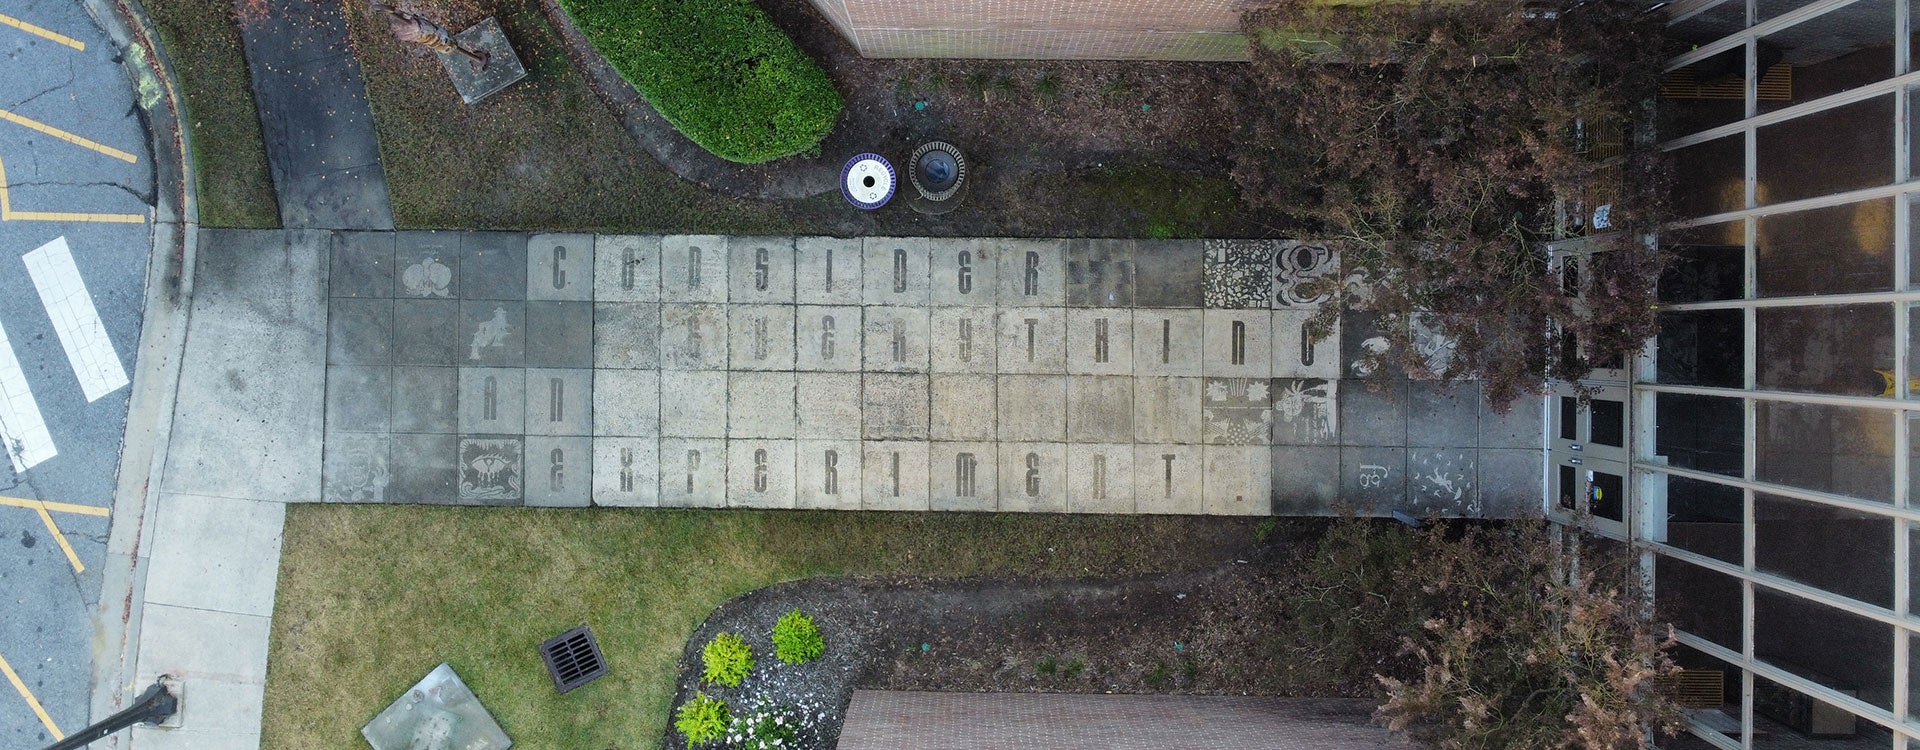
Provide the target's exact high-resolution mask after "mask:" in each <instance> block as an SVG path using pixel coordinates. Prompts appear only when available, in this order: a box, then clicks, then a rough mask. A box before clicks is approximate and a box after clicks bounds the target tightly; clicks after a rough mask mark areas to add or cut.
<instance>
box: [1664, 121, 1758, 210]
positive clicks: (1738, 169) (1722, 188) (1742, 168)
mask: <svg viewBox="0 0 1920 750" xmlns="http://www.w3.org/2000/svg"><path fill="white" fill-rule="evenodd" d="M1746 159H1747V157H1746V137H1745V136H1743V135H1730V136H1727V137H1725V138H1716V139H1713V140H1711V141H1707V142H1706V143H1701V144H1696V145H1693V146H1688V147H1686V148H1683V149H1679V150H1676V151H1674V152H1673V167H1674V173H1675V175H1676V176H1677V177H1678V182H1677V188H1676V189H1675V190H1674V191H1673V202H1674V209H1675V210H1676V211H1678V212H1679V215H1680V218H1692V217H1695V216H1706V215H1709V214H1717V213H1722V212H1725V211H1738V210H1740V209H1742V208H1745V207H1746V205H1747V187H1746V176H1747V161H1746Z"/></svg>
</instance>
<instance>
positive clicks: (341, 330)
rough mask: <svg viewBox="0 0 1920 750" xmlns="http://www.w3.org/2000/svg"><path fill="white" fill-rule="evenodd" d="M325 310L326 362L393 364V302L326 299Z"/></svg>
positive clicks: (339, 363) (388, 300)
mask: <svg viewBox="0 0 1920 750" xmlns="http://www.w3.org/2000/svg"><path fill="white" fill-rule="evenodd" d="M327 307H328V309H327V362H328V363H330V364H336V365H384V364H388V363H390V362H392V361H393V300H390V299H348V298H336V299H332V300H328V303H327Z"/></svg>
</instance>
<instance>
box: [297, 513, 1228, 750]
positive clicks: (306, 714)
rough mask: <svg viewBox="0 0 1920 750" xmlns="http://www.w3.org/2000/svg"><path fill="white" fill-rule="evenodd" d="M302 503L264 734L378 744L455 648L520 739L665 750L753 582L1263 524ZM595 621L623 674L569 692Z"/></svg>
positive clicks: (1170, 544) (1095, 569)
mask: <svg viewBox="0 0 1920 750" xmlns="http://www.w3.org/2000/svg"><path fill="white" fill-rule="evenodd" d="M287 511H288V513H287V529H286V535H285V539H286V544H285V546H284V548H283V550H282V557H281V568H280V583H279V589H278V591H279V593H278V595H277V596H276V598H275V613H274V621H273V628H274V633H273V642H272V648H271V651H270V655H269V659H270V666H269V669H268V675H269V677H268V685H267V698H266V709H265V714H264V716H265V719H264V720H265V727H264V729H263V731H264V734H263V736H262V739H261V746H262V747H337V748H351V747H356V746H364V745H363V741H362V740H361V739H360V725H361V724H362V723H364V722H365V721H366V719H367V717H369V716H373V715H374V714H376V713H378V712H379V710H380V709H381V708H382V707H384V706H385V705H386V704H387V703H388V702H390V701H392V700H393V698H394V697H395V696H398V695H400V694H401V693H402V692H403V691H405V690H406V689H407V688H408V687H409V686H411V685H412V684H413V683H414V682H416V681H418V680H419V679H420V677H421V675H424V674H426V672H427V671H428V670H430V669H432V668H433V666H434V665H436V664H439V663H440V662H442V661H446V662H449V663H450V664H452V665H453V667H454V668H455V669H457V670H459V672H460V676H461V677H462V678H463V679H464V680H465V681H466V682H467V684H468V685H469V686H471V687H472V688H473V690H474V691H475V692H476V693H477V694H478V695H479V696H480V699H481V700H482V701H484V702H485V703H486V706H487V709H488V710H489V711H491V712H492V713H493V715H494V716H495V717H496V718H497V719H498V720H499V721H500V723H501V726H502V727H503V728H505V729H506V731H507V734H508V736H511V737H513V738H515V739H516V740H518V741H519V743H518V744H524V745H525V746H526V747H552V748H593V749H594V750H605V749H606V748H616V749H619V750H637V749H638V748H656V747H659V746H660V743H661V740H662V739H663V738H664V737H666V736H667V732H669V731H671V729H670V725H671V724H672V723H673V722H674V720H675V716H674V714H673V712H672V709H673V697H674V690H675V685H676V680H677V679H678V674H679V662H680V658H681V656H682V654H683V653H684V651H685V648H686V646H687V639H688V636H689V635H690V634H691V633H693V632H694V631H695V630H696V629H697V628H698V627H699V626H700V624H701V623H702V622H704V621H705V620H706V618H707V617H708V615H709V614H710V613H711V612H712V610H713V608H714V607H717V606H719V605H720V604H722V603H724V602H726V601H727V600H729V599H731V598H733V597H735V596H738V595H740V594H744V593H746V592H749V591H753V590H755V589H759V588H762V587H765V586H768V585H771V584H774V583H778V582H781V581H787V580H794V579H799V578H806V577H811V576H816V575H879V576H894V575H902V576H933V577H941V578H964V577H972V576H1020V577H1035V578H1050V579H1058V578H1076V577H1084V576H1096V575H1097V576H1118V577H1124V576H1132V575H1144V574H1147V573H1153V572H1182V571H1194V570H1205V569H1212V568H1213V567H1215V566H1218V565H1226V564H1231V563H1232V561H1233V560H1234V559H1235V557H1236V556H1239V555H1242V554H1243V552H1242V550H1243V546H1242V545H1244V543H1245V540H1246V539H1248V538H1249V535H1250V534H1251V529H1252V527H1253V524H1254V520H1251V519H1217V518H1215V519H1208V518H1181V517H1123V516H1083V517H1073V516H1039V515H1024V514H993V515H989V514H905V513H857V512H799V511H783V512H769V511H752V510H727V511H686V510H667V509H645V510H639V509H635V510H623V509H610V508H594V509H591V510H583V511H556V510H551V509H538V508H525V509H521V508H454V507H435V506H398V505H395V506H350V507H349V506H323V505H291V506H288V508H287ZM529 550H538V551H539V554H530V553H529ZM581 622H592V623H593V625H594V631H595V634H596V636H597V637H598V640H599V642H600V646H601V648H602V649H603V650H604V651H605V653H606V658H607V663H608V665H609V666H610V667H611V670H610V671H609V672H608V673H607V675H606V676H604V677H601V678H600V679H598V680H595V681H593V682H592V683H589V684H587V685H585V686H583V687H581V688H579V689H577V690H574V691H572V692H570V693H568V694H566V695H565V696H561V695H559V694H558V693H556V692H555V691H554V690H553V683H552V680H551V678H550V677H549V676H548V674H547V670H546V667H545V666H544V665H543V664H542V663H541V661H540V656H539V654H538V653H537V649H536V648H535V647H536V646H538V644H539V643H541V642H542V641H544V640H546V639H548V638H551V637H553V636H554V635H555V634H557V633H561V632H564V631H566V630H567V629H568V628H571V627H573V626H575V625H578V624H579V623H581ZM740 710H741V711H746V710H747V708H746V707H741V708H740ZM518 744H517V745H516V746H518Z"/></svg>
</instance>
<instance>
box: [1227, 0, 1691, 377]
mask: <svg viewBox="0 0 1920 750" xmlns="http://www.w3.org/2000/svg"><path fill="white" fill-rule="evenodd" d="M1242 23H1243V26H1244V30H1245V31H1246V32H1247V35H1248V37H1249V39H1250V40H1251V42H1252V44H1251V48H1252V60H1253V68H1254V71H1255V75H1256V78H1257V79H1258V80H1257V84H1258V96H1257V97H1256V98H1255V100H1254V101H1253V102H1252V103H1251V105H1250V106H1249V107H1248V111H1247V112H1246V113H1245V116H1244V117H1242V120H1241V122H1242V125H1241V128H1242V132H1241V134H1240V136H1241V137H1240V138H1239V142H1240V144H1241V149H1240V151H1239V152H1238V153H1237V154H1236V158H1235V168H1234V179H1235V181H1236V182H1238V183H1239V185H1240V187H1241V189H1242V193H1243V194H1244V195H1245V196H1246V198H1247V199H1248V200H1249V201H1250V202H1252V203H1254V204H1255V205H1259V206H1265V207H1269V208H1274V209H1277V210H1280V211H1282V212H1285V213H1287V214H1290V215H1291V216H1292V217H1293V218H1295V219H1296V220H1299V221H1303V222H1306V223H1307V224H1308V225H1309V226H1310V227H1313V228H1316V229H1318V230H1319V231H1321V232H1323V233H1324V234H1325V236H1327V237H1329V238H1337V239H1340V240H1342V243H1341V244H1342V247H1343V249H1344V253H1343V258H1344V261H1343V263H1344V266H1345V269H1344V278H1343V279H1339V280H1337V281H1335V280H1329V281H1328V282H1326V283H1328V285H1329V286H1330V287H1335V286H1337V287H1338V288H1337V289H1329V291H1331V292H1333V293H1334V294H1335V296H1336V300H1335V301H1336V304H1331V305H1328V306H1327V307H1326V310H1325V312H1324V313H1323V315H1325V316H1327V318H1328V320H1327V321H1323V322H1330V320H1331V316H1333V315H1336V314H1338V311H1339V309H1340V308H1341V307H1343V306H1349V305H1350V306H1352V307H1355V308H1359V309H1370V310H1374V311H1377V312H1379V313H1381V320H1382V322H1383V326H1384V328H1385V329H1386V335H1387V338H1388V340H1389V344H1390V348H1389V349H1388V350H1387V351H1385V352H1382V353H1380V355H1379V356H1380V357H1381V358H1383V359H1384V360H1388V361H1390V362H1391V363H1394V364H1398V365H1400V366H1402V367H1404V368H1406V369H1407V370H1408V371H1409V372H1410V373H1412V374H1414V375H1415V376H1417V377H1428V378H1436V379H1443V380H1449V379H1454V378H1479V379H1481V380H1482V381H1484V384H1485V390H1486V396H1487V399H1488V400H1489V401H1490V402H1492V403H1493V404H1494V405H1496V406H1499V407H1502V408H1504V407H1505V405H1506V404H1508V403H1509V402H1510V401H1511V400H1512V399H1513V398H1515V397H1517V396H1518V395H1520V394H1521V393H1524V392H1538V391H1539V390H1541V389H1542V388H1543V387H1544V385H1545V383H1546V380H1547V379H1548V378H1558V379H1561V380H1568V381H1572V380H1577V379H1579V378H1581V377H1583V376H1585V375H1586V374H1587V373H1589V372H1590V371H1591V369H1592V367H1593V366H1594V364H1595V362H1598V361H1602V360H1610V359H1614V358H1616V357H1617V355H1618V353H1620V352H1629V351H1637V350H1638V349H1639V348H1640V346H1641V345H1642V343H1643V342H1644V341H1645V340H1646V339H1647V337H1648V336H1650V335H1652V333H1653V332H1654V310H1653V308H1652V305H1653V284H1654V281H1655V280H1656V279H1658V277H1659V273H1660V269H1661V266H1662V263H1663V260H1662V256H1661V254H1660V252H1659V250H1658V249H1657V247H1654V246H1650V245H1649V244H1648V243H1647V242H1645V238H1646V237H1648V236H1650V233H1651V232H1652V231H1653V230H1655V229H1657V228H1658V226H1659V225H1660V223H1661V222H1662V221H1664V220H1665V219H1666V218H1667V214H1666V201H1665V193H1666V190H1667V187H1668V184H1669V182H1670V180H1669V177H1668V174H1669V168H1668V166H1667V163H1666V160H1665V159H1664V158H1663V156H1662V155H1661V153H1660V151H1659V150H1658V149H1657V148H1656V147H1654V146H1653V145H1652V144H1651V142H1650V140H1651V139H1650V138H1647V137H1640V136H1642V135H1643V134H1645V133H1649V132H1650V127H1649V125H1650V122H1649V121H1648V120H1649V117H1650V113H1651V112H1652V107H1651V102H1652V101H1653V100H1654V96H1655V94H1656V93H1657V92H1658V88H1659V80H1660V73H1661V63H1662V61H1663V60H1664V59H1665V52H1666V50H1667V44H1666V42H1665V41H1664V40H1663V38H1662V36H1661V25H1660V24H1659V22H1658V21H1657V19H1654V18H1650V17H1647V16H1646V15H1645V14H1644V13H1642V11H1641V9H1640V8H1639V7H1636V6H1634V5H1631V4H1628V3H1624V2H1605V1H1603V2H1586V3H1580V4H1575V5H1570V6H1562V5H1542V4H1540V3H1535V2H1525V1H1523V0H1471V1H1470V2H1464V3H1447V4H1438V3H1423V4H1410V3H1379V4H1373V5H1327V4H1321V3H1313V2H1300V1H1299V0H1290V1H1289V2H1284V3H1282V4H1279V5H1273V6H1269V7H1263V8H1258V9H1255V10H1250V11H1248V12H1247V14H1246V15H1245V16H1244V18H1243V21H1242ZM1600 204H1606V205H1609V206H1610V209H1611V228H1610V229H1608V230H1607V231H1605V232H1594V233H1591V234H1589V236H1587V237H1585V238H1583V239H1582V244H1581V245H1580V249H1581V251H1582V252H1586V251H1597V252H1599V253H1604V254H1605V256H1607V257H1605V260H1604V262H1592V263H1588V264H1586V268H1583V269H1581V273H1580V276H1581V277H1582V283H1583V284H1584V285H1585V286H1584V290H1585V293H1584V299H1582V298H1580V297H1581V295H1579V294H1577V293H1570V290H1568V289H1564V288H1563V284H1562V283H1561V281H1560V278H1559V274H1558V273H1557V272H1556V271H1555V270H1554V269H1552V268H1550V264H1549V262H1548V250H1547V246H1546V242H1547V241H1549V240H1553V239H1556V238H1563V237H1565V236H1567V235H1569V234H1582V233H1585V232H1584V230H1585V227H1584V226H1578V224H1580V223H1582V222H1580V219H1584V218H1587V217H1588V216H1589V215H1590V212H1591V211H1592V210H1593V208H1594V207H1595V206H1597V205H1600ZM1568 206H1573V210H1572V211H1571V212H1568V211H1566V210H1564V209H1565V208H1566V207H1568ZM1576 217H1577V218H1576ZM1569 219H1573V220H1572V221H1569ZM1573 291H1575V292H1577V291H1578V290H1573ZM1433 334H1438V335H1437V336H1435V335H1433ZM1440 341H1444V342H1446V345H1445V346H1444V347H1443V346H1440V345H1438V344H1436V343H1435V342H1440ZM1440 351H1445V352H1447V353H1448V355H1449V356H1436V353H1437V352H1440ZM1586 353H1595V354H1594V355H1593V356H1588V355H1587V354H1586ZM1383 369H1384V368H1383Z"/></svg>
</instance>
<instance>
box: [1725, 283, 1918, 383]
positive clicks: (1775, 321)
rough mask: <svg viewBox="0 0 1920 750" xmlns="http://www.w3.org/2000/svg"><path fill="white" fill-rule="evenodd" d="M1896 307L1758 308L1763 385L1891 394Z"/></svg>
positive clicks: (1758, 375)
mask: <svg viewBox="0 0 1920 750" xmlns="http://www.w3.org/2000/svg"><path fill="white" fill-rule="evenodd" d="M1893 309H1894V308H1893V306H1892V305H1836V306H1831V307H1777V308H1763V309H1760V310H1757V311H1755V319H1754V325H1755V327H1756V332H1757V333H1758V335H1759V342H1760V356H1759V357H1758V358H1757V359H1756V360H1755V363H1756V364H1757V365H1758V366H1759V372H1758V373H1757V378H1758V381H1759V383H1760V387H1761V388H1767V389H1771V390H1782V391H1810V392H1814V393H1832V394H1837V395H1843V396H1881V395H1887V394H1888V390H1889V387H1890V386H1891V385H1892V380H1891V373H1892V371H1893ZM1882 373H1887V374H1885V375H1883V374H1882Z"/></svg>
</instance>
